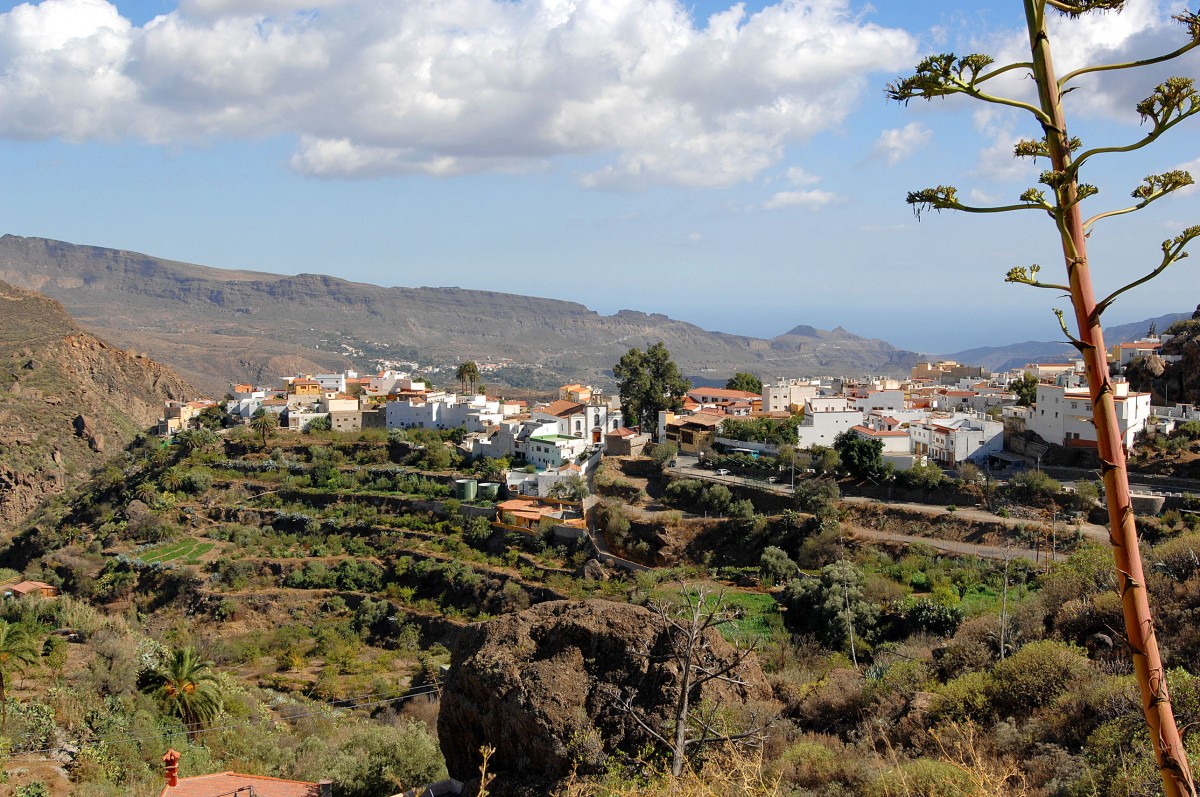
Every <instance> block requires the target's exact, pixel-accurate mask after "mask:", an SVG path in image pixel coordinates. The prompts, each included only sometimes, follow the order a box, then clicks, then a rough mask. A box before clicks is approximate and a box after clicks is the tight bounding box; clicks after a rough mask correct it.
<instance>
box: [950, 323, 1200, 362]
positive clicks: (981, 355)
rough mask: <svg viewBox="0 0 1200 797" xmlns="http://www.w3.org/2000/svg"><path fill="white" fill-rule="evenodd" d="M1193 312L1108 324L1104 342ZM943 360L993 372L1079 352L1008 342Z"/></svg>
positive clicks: (1132, 336)
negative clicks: (978, 366) (1113, 324)
mask: <svg viewBox="0 0 1200 797" xmlns="http://www.w3.org/2000/svg"><path fill="white" fill-rule="evenodd" d="M1190 317H1191V313H1167V314H1166V315H1160V316H1158V317H1157V318H1147V319H1145V320H1144V321H1134V322H1132V323H1129V324H1117V325H1115V326H1112V327H1106V328H1105V330H1104V343H1105V345H1107V346H1112V345H1113V344H1115V343H1124V342H1126V341H1130V340H1137V339H1138V338H1142V337H1145V335H1146V333H1147V332H1149V331H1150V325H1151V324H1153V325H1155V327H1156V328H1157V329H1158V331H1159V332H1166V331H1167V327H1169V326H1171V324H1172V323H1174V322H1175V321H1178V320H1180V319H1183V318H1190ZM939 356H940V357H941V359H946V360H955V361H956V362H960V363H968V364H970V365H981V366H983V367H984V368H987V369H988V370H990V371H1007V370H1009V369H1012V368H1020V367H1021V366H1023V365H1025V364H1026V363H1033V362H1057V361H1060V360H1070V359H1074V358H1075V357H1076V356H1077V355H1076V353H1075V349H1074V348H1072V347H1071V345H1070V344H1068V343H1065V342H1062V341H1037V340H1027V341H1024V342H1022V343H1009V344H1008V345H1005V346H981V347H979V348H976V349H967V350H965V351H959V352H954V353H953V354H943V355H939Z"/></svg>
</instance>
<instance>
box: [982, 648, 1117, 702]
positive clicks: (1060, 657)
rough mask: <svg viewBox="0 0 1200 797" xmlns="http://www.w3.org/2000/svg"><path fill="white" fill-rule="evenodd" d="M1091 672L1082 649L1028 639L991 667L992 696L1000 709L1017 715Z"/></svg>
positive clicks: (1077, 681)
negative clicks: (1025, 643)
mask: <svg viewBox="0 0 1200 797" xmlns="http://www.w3.org/2000/svg"><path fill="white" fill-rule="evenodd" d="M1094 675H1095V672H1094V670H1092V667H1091V664H1089V663H1088V660H1087V655H1086V654H1085V653H1084V651H1083V650H1082V649H1080V648H1077V647H1075V646H1074V645H1064V644H1063V643H1061V642H1055V641H1053V640H1048V639H1047V640H1041V641H1039V642H1030V643H1029V644H1028V645H1025V646H1024V647H1022V648H1021V649H1020V650H1018V651H1017V652H1016V653H1014V654H1013V655H1011V656H1009V657H1008V658H1007V659H1004V660H1003V661H1001V662H999V663H998V664H996V666H995V668H994V669H993V670H992V677H993V679H994V680H995V692H994V695H993V698H994V702H995V705H996V707H997V708H998V709H999V710H1000V711H1001V712H1003V713H1005V714H1006V715H1010V716H1018V715H1021V714H1025V713H1027V712H1028V711H1029V710H1030V709H1033V708H1039V707H1041V706H1045V705H1048V704H1049V703H1050V701H1052V700H1053V699H1054V698H1055V697H1057V696H1058V695H1059V694H1060V693H1061V692H1063V691H1064V690H1065V689H1067V687H1069V686H1072V685H1074V684H1077V683H1079V682H1081V681H1083V680H1085V679H1088V678H1091V677H1093V676H1094Z"/></svg>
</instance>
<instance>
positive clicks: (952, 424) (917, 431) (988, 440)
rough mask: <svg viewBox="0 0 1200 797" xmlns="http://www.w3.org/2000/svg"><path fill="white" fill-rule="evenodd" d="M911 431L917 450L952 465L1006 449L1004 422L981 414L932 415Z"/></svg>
mask: <svg viewBox="0 0 1200 797" xmlns="http://www.w3.org/2000/svg"><path fill="white" fill-rule="evenodd" d="M908 433H909V437H910V439H911V440H912V450H913V453H914V454H916V455H918V456H925V457H928V458H929V459H931V460H932V461H934V462H937V463H938V464H940V465H947V466H951V467H953V466H955V465H958V464H960V463H962V462H976V461H983V460H985V459H987V457H988V455H989V454H995V453H999V452H1001V451H1003V450H1004V424H1003V423H1001V422H1000V421H993V420H991V419H990V418H987V417H982V416H978V415H964V414H958V413H956V414H953V415H949V416H935V417H931V418H928V419H927V420H924V421H919V422H917V423H914V424H911V425H910V426H909V428H908Z"/></svg>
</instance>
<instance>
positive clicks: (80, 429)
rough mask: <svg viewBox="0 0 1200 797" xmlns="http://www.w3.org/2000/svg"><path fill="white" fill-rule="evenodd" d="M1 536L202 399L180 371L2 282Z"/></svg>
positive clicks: (41, 298) (50, 302) (52, 303)
mask: <svg viewBox="0 0 1200 797" xmlns="http://www.w3.org/2000/svg"><path fill="white" fill-rule="evenodd" d="M0 388H3V389H6V393H5V394H4V397H3V399H2V400H0V530H2V529H4V528H5V527H7V526H12V525H15V524H17V523H19V522H20V521H21V520H22V519H23V518H24V517H25V516H26V515H28V514H29V513H30V512H31V511H32V510H33V509H34V508H36V507H37V505H38V504H39V503H40V502H41V501H42V500H44V499H45V498H46V497H47V496H49V495H52V494H54V493H56V492H59V491H61V490H63V489H64V488H66V487H69V486H71V485H72V484H75V483H77V482H78V481H81V480H82V479H84V478H86V476H87V474H88V473H89V472H90V471H91V470H92V469H93V468H94V467H95V466H96V465H98V464H100V462H101V461H102V460H103V458H104V455H105V453H106V452H111V451H112V450H114V449H120V448H123V447H124V446H125V445H126V444H127V443H129V442H130V441H131V440H132V439H133V437H134V435H136V434H137V433H138V432H141V431H144V430H146V429H147V428H148V427H150V426H151V425H152V424H153V423H154V422H155V421H156V420H157V419H158V418H159V417H160V416H161V414H162V408H163V401H164V400H166V399H187V398H194V397H195V395H196V392H195V390H194V389H193V388H191V387H189V386H188V385H187V383H185V382H184V381H183V380H182V379H181V378H180V377H179V376H178V375H177V374H175V373H174V372H173V371H171V369H169V368H166V367H164V366H161V365H159V364H158V363H155V362H153V361H152V360H149V359H147V358H145V357H142V356H138V355H135V354H131V353H129V352H127V351H123V350H121V349H117V348H114V347H113V346H110V345H109V344H108V343H106V342H104V341H103V340H100V339H99V338H96V337H94V336H92V335H90V334H89V333H87V332H85V331H84V330H83V329H82V328H80V326H79V325H78V324H77V323H76V322H75V320H74V319H72V318H71V316H69V315H68V314H67V313H66V311H65V310H63V308H62V305H60V304H59V303H58V302H56V301H53V300H52V299H48V298H46V297H45V296H42V295H41V294H38V293H34V292H32V291H25V290H21V289H19V288H14V287H13V286H11V285H8V284H7V283H4V282H0Z"/></svg>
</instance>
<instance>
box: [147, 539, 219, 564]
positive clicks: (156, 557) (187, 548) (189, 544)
mask: <svg viewBox="0 0 1200 797" xmlns="http://www.w3.org/2000/svg"><path fill="white" fill-rule="evenodd" d="M212 549H213V543H211V542H200V541H199V540H179V541H178V542H171V543H167V544H165V545H158V546H155V547H154V548H149V549H147V550H145V551H142V553H141V555H140V556H139V557H138V558H139V559H141V560H142V561H143V562H147V563H154V562H173V561H175V560H176V559H182V560H183V561H184V562H185V563H186V564H190V565H191V564H197V563H198V561H199V559H200V557H201V556H203V555H204V554H206V553H208V552H209V551H211V550H212Z"/></svg>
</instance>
